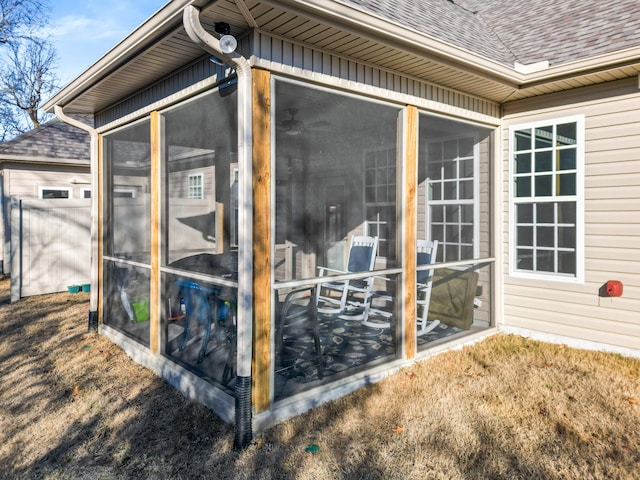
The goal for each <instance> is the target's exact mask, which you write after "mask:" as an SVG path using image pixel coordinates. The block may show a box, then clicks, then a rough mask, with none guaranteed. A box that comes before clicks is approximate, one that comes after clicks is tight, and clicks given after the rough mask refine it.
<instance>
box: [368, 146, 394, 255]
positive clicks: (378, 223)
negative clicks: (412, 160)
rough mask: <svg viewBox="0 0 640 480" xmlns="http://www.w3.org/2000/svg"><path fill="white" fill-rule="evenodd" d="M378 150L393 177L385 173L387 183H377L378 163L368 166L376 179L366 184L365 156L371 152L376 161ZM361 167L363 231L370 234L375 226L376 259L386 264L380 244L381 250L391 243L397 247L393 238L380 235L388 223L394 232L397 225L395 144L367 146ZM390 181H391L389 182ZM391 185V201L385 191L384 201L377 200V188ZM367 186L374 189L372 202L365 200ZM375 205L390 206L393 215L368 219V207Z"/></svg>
mask: <svg viewBox="0 0 640 480" xmlns="http://www.w3.org/2000/svg"><path fill="white" fill-rule="evenodd" d="M379 152H385V160H386V164H385V166H384V168H386V169H387V171H389V170H391V171H392V172H393V178H391V177H389V175H387V183H379V182H378V181H377V179H378V178H379V176H378V170H379V167H378V165H376V166H375V167H373V168H370V169H369V170H374V171H375V172H376V174H375V178H376V181H374V183H373V184H368V183H367V174H366V170H367V169H368V168H367V156H368V155H369V154H373V155H374V157H376V158H375V161H376V163H377V160H378V154H379ZM390 159H393V161H392V162H389V160H390ZM362 168H363V171H365V175H364V176H363V179H362V183H363V186H362V196H363V199H362V200H363V208H364V210H363V211H364V223H363V225H364V233H365V235H372V233H371V230H372V229H373V227H375V230H376V231H377V236H378V252H377V261H380V262H382V263H383V264H384V265H386V264H387V262H389V258H388V257H387V256H386V255H381V254H380V250H381V248H380V244H381V243H382V244H383V248H382V250H383V251H385V252H386V251H388V250H389V245H390V244H391V243H393V244H394V249H397V246H396V245H395V241H396V240H395V238H386V236H385V237H383V236H382V235H381V232H383V231H387V229H388V227H389V225H392V226H393V227H394V232H395V231H396V230H397V226H396V225H395V219H396V218H395V217H396V210H397V189H398V185H397V172H398V148H397V146H396V145H383V146H379V147H374V148H367V149H365V150H364V152H363V156H362ZM389 182H392V183H389ZM391 186H393V201H390V200H389V192H388V191H387V193H386V196H387V199H386V201H379V199H378V198H377V191H378V188H386V189H388V188H390V187H391ZM368 188H373V189H375V190H376V199H375V201H373V202H369V201H367V200H368V199H367V189H368ZM376 207H381V208H385V209H386V208H389V207H392V208H393V215H392V216H391V217H390V218H389V219H385V218H383V216H382V215H380V214H379V213H378V214H377V215H376V218H375V219H373V220H369V209H370V208H376ZM393 260H394V259H391V261H393Z"/></svg>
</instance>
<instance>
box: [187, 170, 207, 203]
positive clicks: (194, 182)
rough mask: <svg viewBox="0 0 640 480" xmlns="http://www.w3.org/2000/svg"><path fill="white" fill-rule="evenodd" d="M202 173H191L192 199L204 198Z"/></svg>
mask: <svg viewBox="0 0 640 480" xmlns="http://www.w3.org/2000/svg"><path fill="white" fill-rule="evenodd" d="M202 178H203V175H202V174H201V173H196V174H195V175H189V198H190V199H202V198H204V190H203V188H202Z"/></svg>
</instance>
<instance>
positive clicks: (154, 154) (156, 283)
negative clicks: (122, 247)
mask: <svg viewBox="0 0 640 480" xmlns="http://www.w3.org/2000/svg"><path fill="white" fill-rule="evenodd" d="M150 129H151V134H150V135H151V179H150V191H151V279H150V285H149V287H150V291H149V350H150V351H151V354H152V355H157V354H158V353H159V352H160V241H159V240H160V114H159V113H158V111H153V112H151V117H150Z"/></svg>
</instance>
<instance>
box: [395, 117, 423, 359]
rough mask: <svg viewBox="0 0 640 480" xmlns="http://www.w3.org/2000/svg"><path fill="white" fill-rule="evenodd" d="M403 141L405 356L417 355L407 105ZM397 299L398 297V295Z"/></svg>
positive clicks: (413, 133)
mask: <svg viewBox="0 0 640 480" xmlns="http://www.w3.org/2000/svg"><path fill="white" fill-rule="evenodd" d="M405 118H406V121H405V122H404V130H403V143H404V147H405V148H404V155H403V156H402V159H401V161H402V162H403V164H402V171H403V172H404V173H403V175H402V179H403V185H402V188H401V191H402V192H403V193H402V200H403V202H402V204H401V205H400V208H402V207H403V206H404V222H403V223H402V229H403V232H404V235H402V257H401V258H402V268H403V270H404V282H399V283H400V284H401V285H403V290H404V291H403V292H398V295H402V294H403V295H404V329H405V337H404V353H405V358H414V357H415V356H416V338H417V332H416V310H417V308H416V282H417V276H416V261H417V256H416V232H417V209H418V204H417V188H418V187H417V182H418V109H417V108H416V107H415V106H412V105H409V106H407V108H406V117H405ZM398 298H400V297H398Z"/></svg>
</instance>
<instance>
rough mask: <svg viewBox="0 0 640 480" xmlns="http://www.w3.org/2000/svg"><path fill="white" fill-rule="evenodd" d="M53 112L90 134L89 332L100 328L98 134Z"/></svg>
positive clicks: (64, 115) (84, 124)
mask: <svg viewBox="0 0 640 480" xmlns="http://www.w3.org/2000/svg"><path fill="white" fill-rule="evenodd" d="M53 111H54V113H55V114H56V117H58V118H59V119H60V120H61V121H62V122H64V123H68V124H69V125H71V126H73V127H76V128H79V129H80V130H84V131H85V132H88V133H89V137H90V138H91V143H90V146H89V148H90V150H89V152H90V153H89V155H90V157H89V158H90V165H91V166H90V168H91V170H90V174H91V295H90V300H89V323H88V329H89V332H92V331H96V330H97V328H98V223H97V222H98V132H96V130H95V129H94V128H92V127H90V126H89V125H87V124H86V123H83V122H81V121H79V120H76V119H75V118H71V117H68V116H67V115H66V114H65V113H64V111H63V110H62V107H60V106H58V105H54V107H53Z"/></svg>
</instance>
